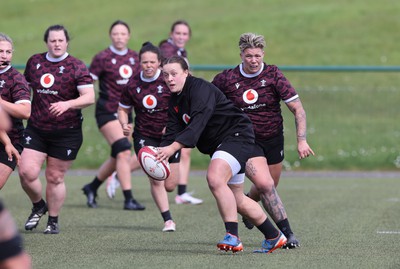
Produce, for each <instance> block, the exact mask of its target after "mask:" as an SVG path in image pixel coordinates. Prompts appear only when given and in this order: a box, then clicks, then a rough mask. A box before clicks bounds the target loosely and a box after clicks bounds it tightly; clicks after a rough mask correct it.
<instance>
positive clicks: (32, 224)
mask: <svg viewBox="0 0 400 269" xmlns="http://www.w3.org/2000/svg"><path fill="white" fill-rule="evenodd" d="M46 212H47V204H45V205H44V206H43V207H41V208H35V207H33V208H32V213H31V214H30V215H29V217H28V220H27V221H26V223H25V230H27V231H28V230H30V231H32V229H33V228H36V226H38V224H39V220H40V218H41V217H43V215H44V214H46Z"/></svg>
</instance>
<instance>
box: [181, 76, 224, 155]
mask: <svg viewBox="0 0 400 269" xmlns="http://www.w3.org/2000/svg"><path fill="white" fill-rule="evenodd" d="M194 84H195V85H192V89H193V90H191V91H190V94H189V103H190V115H189V116H190V121H189V124H188V125H187V127H186V128H185V129H184V130H183V131H182V132H181V133H179V135H178V136H177V138H176V141H177V142H179V143H181V144H184V145H186V146H187V147H195V146H196V144H197V141H198V140H199V138H200V136H201V134H202V133H203V131H204V129H205V128H206V126H207V123H208V121H209V119H210V118H211V117H212V116H213V113H214V111H215V107H216V97H215V94H213V90H212V87H213V85H212V84H211V83H206V82H205V81H200V80H198V81H196V82H195V83H194Z"/></svg>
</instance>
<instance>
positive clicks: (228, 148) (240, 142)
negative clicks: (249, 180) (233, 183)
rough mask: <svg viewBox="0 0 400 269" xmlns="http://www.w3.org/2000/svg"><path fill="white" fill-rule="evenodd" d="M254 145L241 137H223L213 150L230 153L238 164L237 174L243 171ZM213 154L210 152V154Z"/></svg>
mask: <svg viewBox="0 0 400 269" xmlns="http://www.w3.org/2000/svg"><path fill="white" fill-rule="evenodd" d="M255 147H256V145H255V144H254V143H253V142H251V140H249V139H247V138H246V139H244V138H243V137H237V138H236V137H233V138H228V139H225V140H224V141H223V142H222V143H221V144H220V145H219V146H218V147H217V149H216V150H215V151H219V150H220V151H225V152H228V153H229V154H230V155H232V156H233V157H234V158H235V159H236V160H237V161H238V162H239V164H240V171H239V172H238V174H241V173H244V171H245V169H246V162H247V160H248V159H249V158H251V157H252V153H253V152H254V148H255ZM212 155H213V154H211V156H212Z"/></svg>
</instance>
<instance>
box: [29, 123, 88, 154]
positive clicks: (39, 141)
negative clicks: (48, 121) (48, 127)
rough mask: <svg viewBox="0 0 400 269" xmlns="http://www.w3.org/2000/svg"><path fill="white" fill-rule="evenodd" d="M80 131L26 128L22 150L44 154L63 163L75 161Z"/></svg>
mask: <svg viewBox="0 0 400 269" xmlns="http://www.w3.org/2000/svg"><path fill="white" fill-rule="evenodd" d="M82 141H83V136H82V129H80V128H79V129H64V130H57V131H41V130H38V129H36V128H34V127H29V126H28V127H27V128H26V129H25V133H24V143H23V145H24V148H28V149H33V150H37V151H40V152H43V153H46V154H47V155H48V156H50V157H53V158H57V159H60V160H64V161H70V160H75V159H76V156H77V155H78V151H79V149H80V147H81V145H82Z"/></svg>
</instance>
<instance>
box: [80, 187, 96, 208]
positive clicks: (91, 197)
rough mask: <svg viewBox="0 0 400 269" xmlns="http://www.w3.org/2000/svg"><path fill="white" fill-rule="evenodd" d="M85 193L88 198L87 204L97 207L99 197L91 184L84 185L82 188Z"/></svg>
mask: <svg viewBox="0 0 400 269" xmlns="http://www.w3.org/2000/svg"><path fill="white" fill-rule="evenodd" d="M82 191H83V194H85V195H86V198H87V202H86V204H87V206H88V207H90V208H96V207H97V203H96V197H97V192H95V191H93V190H92V189H91V188H90V185H89V184H87V185H85V186H83V188H82Z"/></svg>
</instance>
